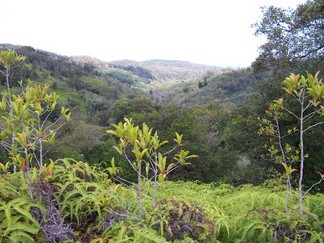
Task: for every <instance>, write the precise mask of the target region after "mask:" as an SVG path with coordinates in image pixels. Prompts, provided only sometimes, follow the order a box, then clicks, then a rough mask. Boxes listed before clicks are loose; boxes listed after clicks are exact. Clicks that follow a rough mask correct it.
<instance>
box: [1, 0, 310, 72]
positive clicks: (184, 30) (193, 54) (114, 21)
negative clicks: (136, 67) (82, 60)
mask: <svg viewBox="0 0 324 243" xmlns="http://www.w3.org/2000/svg"><path fill="white" fill-rule="evenodd" d="M304 2H305V0H0V26H1V28H0V43H10V44H16V45H26V46H32V47H34V48H35V49H41V50H45V51H49V52H54V53H56V54H60V55H66V56H75V55H87V56H92V57H95V58H98V59H101V60H103V61H113V60H122V59H131V60H136V61H143V60H148V59H168V60H183V61H189V62H193V63H199V64H206V65H215V66H221V67H248V66H250V64H251V63H252V62H253V61H254V60H255V58H256V57H257V56H258V46H260V45H261V44H262V43H263V42H264V41H265V38H262V37H259V38H257V37H255V36H254V29H253V28H252V27H251V24H253V23H255V22H257V21H258V20H260V18H261V16H262V14H261V10H260V7H261V6H269V5H274V6H278V7H282V8H288V7H292V8H295V7H296V6H297V5H298V4H300V3H304Z"/></svg>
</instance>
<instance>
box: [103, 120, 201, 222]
mask: <svg viewBox="0 0 324 243" xmlns="http://www.w3.org/2000/svg"><path fill="white" fill-rule="evenodd" d="M124 120H125V122H124V123H121V122H120V123H118V124H117V125H116V124H113V126H114V128H115V130H108V131H107V133H109V134H112V135H114V136H116V137H118V138H119V144H118V146H114V148H115V150H116V151H117V152H118V153H119V154H120V155H122V156H123V157H124V158H125V160H126V162H127V163H128V164H129V166H131V168H132V169H133V170H134V172H135V174H136V175H137V178H138V179H137V183H138V186H137V195H138V211H139V212H138V214H139V217H140V218H142V216H143V215H142V211H143V208H142V206H143V198H142V193H143V190H144V189H146V188H145V187H146V186H149V185H150V183H149V182H150V181H153V182H154V191H153V208H155V203H156V202H155V198H156V188H157V185H158V182H164V181H165V179H166V176H167V174H169V173H170V172H172V171H173V170H175V169H177V168H178V167H179V166H182V165H186V164H189V162H188V160H189V159H191V158H195V157H197V155H189V151H185V150H182V149H181V150H180V151H179V152H178V153H177V154H175V156H174V158H173V159H174V160H175V162H174V163H168V164H167V158H168V155H169V154H171V153H172V152H173V151H175V150H176V149H179V148H181V146H182V135H179V134H178V133H176V138H175V139H174V141H175V142H176V145H175V146H174V147H173V148H172V149H171V150H169V151H167V152H164V153H161V152H160V151H161V147H162V146H164V145H165V144H167V143H168V141H160V139H159V136H158V133H157V131H156V132H155V133H154V134H153V129H152V128H149V127H148V126H147V125H146V124H145V123H143V125H142V127H141V128H139V126H135V125H134V124H133V123H132V118H131V119H127V118H124ZM111 165H112V166H111V167H110V168H108V171H109V172H111V175H112V176H113V177H114V178H115V179H116V180H117V181H119V182H121V183H125V182H126V183H129V182H128V181H125V180H124V179H123V178H122V177H119V176H118V175H116V172H117V171H118V170H117V168H116V166H115V161H114V158H113V160H112V162H111Z"/></svg>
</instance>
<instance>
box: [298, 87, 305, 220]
mask: <svg viewBox="0 0 324 243" xmlns="http://www.w3.org/2000/svg"><path fill="white" fill-rule="evenodd" d="M303 91H304V92H305V90H303ZM300 103H301V109H300V127H299V129H300V130H299V139H300V140H299V143H300V144H299V146H300V169H299V182H298V194H299V214H300V215H301V214H303V177H304V160H305V157H304V94H303V96H302V97H301V99H300Z"/></svg>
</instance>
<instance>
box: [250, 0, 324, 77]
mask: <svg viewBox="0 0 324 243" xmlns="http://www.w3.org/2000/svg"><path fill="white" fill-rule="evenodd" d="M262 13H263V16H262V19H261V20H260V21H258V22H257V23H256V24H254V27H255V29H256V31H255V35H257V36H259V35H263V36H266V37H267V41H266V43H265V44H263V45H262V46H261V47H260V54H259V56H258V57H257V59H256V60H255V62H254V63H253V64H252V66H253V68H254V70H255V71H258V70H259V71H260V70H273V71H274V72H275V73H280V72H281V73H284V75H286V74H287V72H292V71H294V72H300V71H303V70H305V69H306V70H307V69H308V70H311V69H312V70H313V71H315V70H318V69H320V68H321V67H322V66H323V60H322V55H323V43H324V39H323V35H322V33H321V23H322V22H323V18H324V15H323V3H322V1H321V0H313V1H307V2H305V3H303V4H299V5H298V6H297V7H296V9H294V10H293V9H281V8H277V7H274V6H270V7H264V8H263V9H262ZM292 68H293V70H292Z"/></svg>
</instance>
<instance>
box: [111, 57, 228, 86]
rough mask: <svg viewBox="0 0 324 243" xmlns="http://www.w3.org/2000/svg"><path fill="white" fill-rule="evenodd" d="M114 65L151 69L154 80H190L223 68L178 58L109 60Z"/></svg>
mask: <svg viewBox="0 0 324 243" xmlns="http://www.w3.org/2000/svg"><path fill="white" fill-rule="evenodd" d="M109 65H111V66H112V67H117V68H121V69H128V68H129V67H140V68H144V69H146V70H148V71H150V72H151V73H152V75H153V79H154V80H158V81H167V80H188V79H194V78H199V77H202V76H203V75H204V74H205V73H207V72H213V73H220V72H222V70H223V68H221V67H214V66H207V65H202V64H194V63H190V62H186V61H176V60H147V61H141V62H137V61H132V60H120V61H113V62H109Z"/></svg>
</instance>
